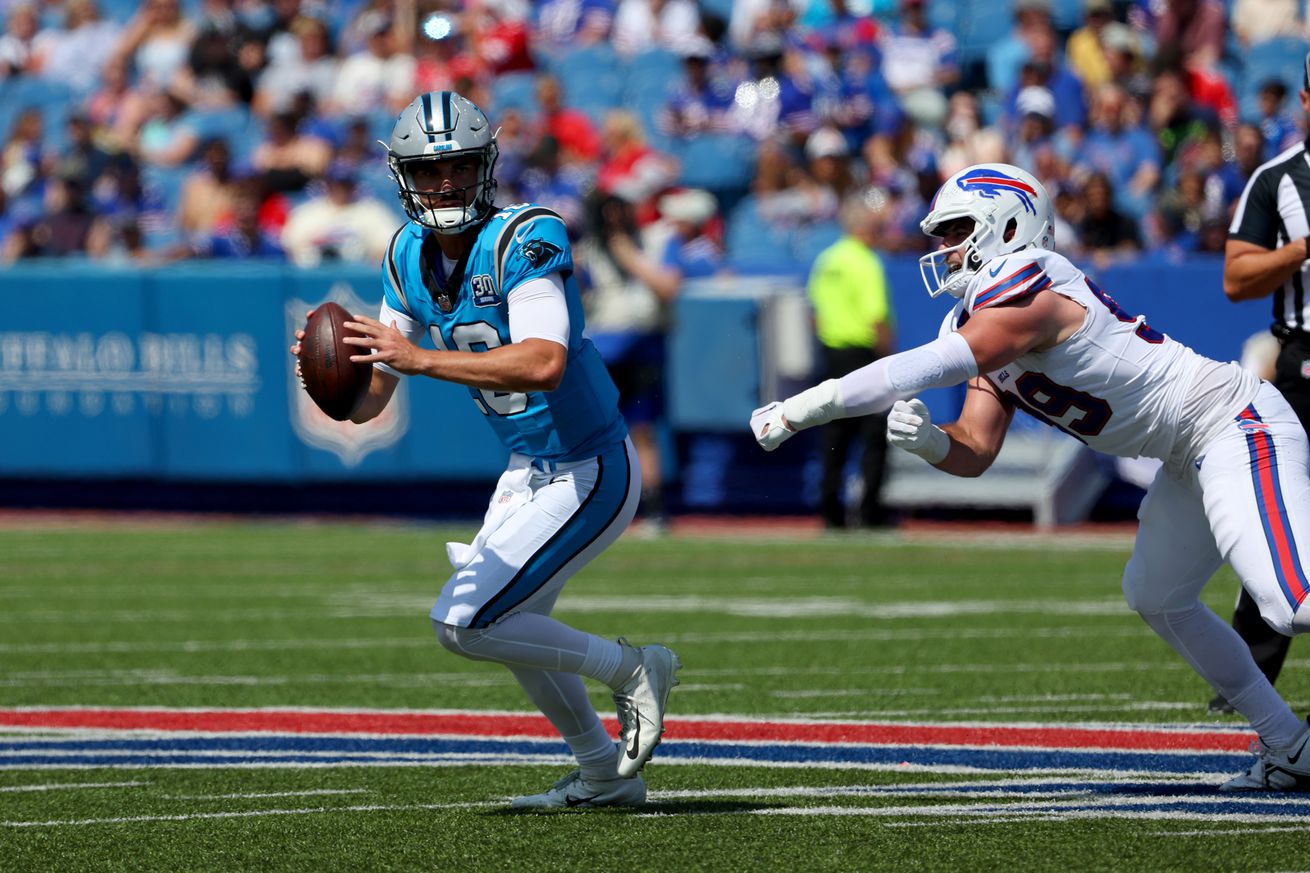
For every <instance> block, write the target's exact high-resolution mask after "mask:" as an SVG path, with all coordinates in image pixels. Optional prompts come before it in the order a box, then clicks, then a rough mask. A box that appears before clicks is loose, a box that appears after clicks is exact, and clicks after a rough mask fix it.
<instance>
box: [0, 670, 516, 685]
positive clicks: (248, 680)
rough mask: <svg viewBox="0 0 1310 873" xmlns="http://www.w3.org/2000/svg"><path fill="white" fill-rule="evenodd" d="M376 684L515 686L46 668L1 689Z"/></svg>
mask: <svg viewBox="0 0 1310 873" xmlns="http://www.w3.org/2000/svg"><path fill="white" fill-rule="evenodd" d="M334 682H341V683H347V684H373V685H379V686H387V687H391V688H428V687H434V686H436V685H438V684H441V685H446V686H452V685H456V686H459V687H461V688H496V687H501V686H505V685H514V684H516V683H515V681H514V677H513V676H512V675H510V674H506V675H505V676H499V675H478V674H471V673H415V674H383V675H360V674H348V673H347V674H305V675H303V676H182V675H179V674H176V673H172V672H169V671H150V672H143V671H133V670H123V671H116V670H107V671H102V672H101V673H97V674H94V675H88V674H86V673H84V672H78V671H70V672H69V673H60V672H59V671H47V672H43V673H39V674H19V675H17V676H14V677H12V678H8V679H0V688H33V687H41V686H46V687H52V686H55V687H70V686H78V685H86V686H95V687H101V688H103V687H119V686H123V685H182V686H192V685H198V686H206V685H213V686H234V685H239V686H245V687H259V686H270V685H280V686H281V685H287V686H293V685H297V684H304V685H308V684H324V683H334Z"/></svg>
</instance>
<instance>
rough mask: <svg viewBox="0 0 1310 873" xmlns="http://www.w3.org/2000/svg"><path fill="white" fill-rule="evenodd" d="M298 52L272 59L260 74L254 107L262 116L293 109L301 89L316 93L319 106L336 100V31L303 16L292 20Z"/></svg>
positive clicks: (337, 62)
mask: <svg viewBox="0 0 1310 873" xmlns="http://www.w3.org/2000/svg"><path fill="white" fill-rule="evenodd" d="M291 33H292V34H294V35H295V37H296V51H295V52H294V53H288V56H287V57H286V58H284V59H282V60H277V61H273V62H271V63H270V64H269V65H268V66H267V67H266V68H265V69H264V71H263V72H262V73H261V74H260V77H259V83H258V87H257V88H256V90H255V99H254V102H253V104H252V108H253V109H254V111H255V112H257V113H259V114H260V115H262V116H265V117H267V116H270V115H275V114H277V113H279V112H285V111H287V110H288V109H290V108H291V100H292V97H293V96H294V95H296V94H299V93H301V92H308V93H310V94H312V95H313V96H314V102H315V103H316V104H317V105H319V106H327V105H329V104H330V102H331V100H332V94H333V89H334V87H335V86H336V81H337V72H338V71H339V69H340V67H341V61H340V60H338V59H337V57H336V54H335V52H334V51H333V46H332V34H331V33H330V32H329V30H328V26H327V24H326V23H325V22H323V21H320V20H319V19H317V18H311V17H310V16H307V15H302V16H300V17H298V18H296V19H295V20H294V21H293V22H292V23H291Z"/></svg>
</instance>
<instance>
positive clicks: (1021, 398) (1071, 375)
mask: <svg viewBox="0 0 1310 873" xmlns="http://www.w3.org/2000/svg"><path fill="white" fill-rule="evenodd" d="M1040 291H1050V292H1053V293H1056V294H1060V295H1061V296H1063V297H1067V298H1069V299H1070V300H1073V301H1074V302H1075V303H1077V304H1079V305H1080V306H1082V308H1083V309H1085V310H1086V311H1087V314H1086V316H1085V318H1084V319H1083V324H1082V326H1081V327H1080V328H1079V329H1078V330H1077V331H1076V332H1075V333H1074V334H1073V335H1072V336H1070V337H1069V338H1068V339H1066V340H1065V341H1064V342H1062V343H1060V344H1059V345H1057V346H1055V347H1053V348H1050V349H1046V350H1045V351H1040V352H1038V351H1034V352H1029V353H1027V354H1024V355H1021V356H1019V358H1018V359H1016V360H1015V361H1014V362H1013V363H1011V364H1008V365H1007V366H1004V367H1001V368H1000V369H998V370H994V371H992V372H990V373H987V374H986V377H987V379H988V380H989V381H990V382H991V383H992V384H993V385H994V386H995V387H996V388H997V389H998V390H999V391H1000V392H1001V394H1002V396H1003V397H1005V398H1007V399H1009V400H1010V401H1012V402H1013V403H1014V404H1015V405H1016V406H1018V407H1019V408H1020V409H1023V410H1024V411H1026V412H1028V413H1029V414H1030V415H1032V416H1034V417H1036V418H1038V419H1039V420H1041V421H1044V422H1046V423H1047V424H1049V425H1051V426H1053V427H1057V428H1059V429H1060V430H1063V431H1065V432H1066V433H1068V434H1071V435H1072V436H1074V437H1077V438H1078V439H1080V440H1082V441H1083V442H1085V443H1086V444H1087V445H1088V446H1090V447H1092V448H1093V449H1096V450H1097V451H1100V452H1105V453H1106V454H1110V455H1118V456H1121V457H1138V456H1144V457H1151V458H1159V459H1161V460H1163V461H1166V462H1168V463H1169V464H1170V465H1171V466H1177V465H1180V464H1185V463H1186V462H1187V460H1188V459H1189V458H1190V457H1191V456H1192V455H1193V454H1195V453H1196V452H1198V451H1199V450H1200V449H1201V447H1202V446H1203V445H1204V444H1205V441H1206V440H1207V439H1208V438H1209V437H1210V436H1211V435H1212V434H1213V433H1215V432H1217V430H1218V429H1219V428H1222V427H1223V426H1224V425H1225V424H1226V423H1227V422H1229V421H1231V419H1232V417H1233V416H1235V415H1237V413H1238V412H1240V411H1241V410H1242V409H1243V408H1244V407H1245V406H1246V405H1247V404H1248V403H1250V402H1251V400H1252V399H1253V398H1254V397H1255V394H1256V391H1257V389H1258V388H1259V385H1260V382H1259V379H1257V378H1256V377H1255V376H1254V375H1252V374H1250V373H1248V372H1246V371H1245V370H1243V369H1242V368H1241V367H1239V366H1238V365H1237V364H1234V363H1220V362H1218V361H1213V360H1211V359H1209V358H1206V357H1204V356H1202V355H1199V354H1197V353H1196V352H1194V351H1192V350H1191V349H1190V348H1188V347H1187V346H1185V345H1183V344H1182V343H1179V342H1176V341H1175V340H1173V339H1171V338H1169V337H1168V336H1166V335H1165V334H1163V333H1161V332H1159V331H1158V330H1155V329H1154V328H1152V327H1150V326H1149V325H1148V324H1147V323H1146V322H1145V320H1144V319H1143V317H1142V316H1132V315H1129V314H1128V313H1127V312H1125V311H1124V310H1123V308H1122V307H1120V306H1119V304H1117V303H1116V302H1115V301H1114V300H1113V298H1111V297H1110V296H1109V295H1108V294H1106V293H1105V292H1103V291H1102V290H1101V289H1100V288H1098V287H1097V286H1096V284H1095V283H1094V282H1092V280H1091V279H1089V278H1087V276H1085V275H1084V274H1083V273H1082V271H1081V270H1079V269H1078V268H1077V267H1075V266H1074V265H1073V264H1072V263H1070V262H1069V260H1068V259H1067V258H1065V257H1064V256H1063V255H1060V254H1057V253H1055V252H1051V251H1046V250H1043V249H1030V250H1025V251H1022V252H1016V253H1013V254H1009V255H1004V256H998V257H996V258H993V259H992V260H990V261H988V262H987V263H985V264H983V265H982V268H981V269H979V270H978V272H977V273H976V274H975V275H974V276H973V278H972V279H971V280H970V282H969V285H968V287H967V288H966V289H965V294H964V297H963V298H962V299H961V301H960V303H959V304H957V306H956V309H955V310H954V311H953V312H952V313H951V316H949V317H948V319H947V324H946V325H945V327H946V328H947V329H952V330H953V329H957V328H958V327H959V326H961V325H963V324H964V323H965V321H967V320H968V318H969V317H970V316H971V315H973V314H974V313H977V312H979V311H981V310H984V309H988V308H990V307H993V306H1003V305H1005V304H1007V303H1013V302H1014V301H1017V300H1022V299H1023V298H1025V297H1029V296H1031V295H1033V294H1037V293H1038V292H1040Z"/></svg>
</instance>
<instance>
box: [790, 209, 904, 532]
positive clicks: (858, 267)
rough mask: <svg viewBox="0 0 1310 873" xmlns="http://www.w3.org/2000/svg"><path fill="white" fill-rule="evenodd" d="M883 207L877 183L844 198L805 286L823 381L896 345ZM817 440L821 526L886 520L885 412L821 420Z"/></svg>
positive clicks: (878, 523)
mask: <svg viewBox="0 0 1310 873" xmlns="http://www.w3.org/2000/svg"><path fill="white" fill-rule="evenodd" d="M886 207H887V198H886V195H885V194H884V193H883V192H882V191H880V190H878V189H876V188H875V189H869V190H868V191H865V192H863V193H862V194H860V195H857V196H853V197H850V198H847V199H846V200H845V201H844V202H843V204H842V208H841V223H842V230H843V232H844V233H843V236H842V238H841V239H840V240H838V241H837V242H836V243H834V244H833V245H831V246H829V247H828V248H827V249H824V250H823V252H821V253H820V254H819V257H818V258H817V259H816V260H815V262H814V266H813V268H812V269H811V271H810V278H809V283H808V286H807V287H808V293H809V298H810V303H811V304H812V305H813V307H814V321H815V330H816V332H817V334H818V339H819V346H820V350H821V355H822V358H821V366H822V370H823V376H822V378H824V379H836V378H840V377H841V376H844V375H845V374H847V373H849V372H851V371H853V370H856V369H858V368H860V367H864V366H867V365H868V364H872V363H873V362H874V361H876V360H877V359H878V358H881V357H885V356H886V355H889V354H891V353H892V352H893V351H894V350H895V339H894V335H895V332H894V327H895V319H894V316H893V313H892V308H891V296H890V294H889V289H888V287H887V277H886V274H885V273H884V271H883V266H882V260H881V259H880V258H879V257H878V254H877V253H876V252H875V251H874V249H875V248H876V247H880V246H881V244H882V239H883V226H884V224H885V219H886V214H885V213H886ZM820 440H821V442H820V450H819V455H820V459H821V462H822V468H823V473H822V478H821V481H820V486H819V514H820V515H821V516H822V518H823V524H824V526H825V527H826V528H827V529H828V530H842V529H844V528H846V527H848V526H849V527H856V526H858V527H882V526H884V525H886V524H887V523H888V518H887V511H886V508H885V507H884V506H883V503H882V483H883V475H884V471H885V469H886V465H887V416H886V415H872V416H865V417H861V418H848V419H841V420H838V421H833V422H831V423H829V424H827V425H825V426H824V428H823V430H822V433H821V436H820ZM857 446H858V447H859V449H860V452H861V462H860V469H861V471H862V473H863V478H864V493H863V496H862V498H861V499H860V505H859V509H858V512H857V513H855V514H854V517H853V518H852V517H851V514H848V512H847V505H846V499H845V491H846V488H845V485H846V476H845V470H846V462H847V457H848V455H849V454H850V452H851V449H852V448H854V447H857Z"/></svg>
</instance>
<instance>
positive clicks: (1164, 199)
mask: <svg viewBox="0 0 1310 873" xmlns="http://www.w3.org/2000/svg"><path fill="white" fill-rule="evenodd" d="M1217 205H1218V204H1216V203H1214V202H1213V201H1211V200H1210V199H1209V198H1207V196H1206V190H1205V176H1204V175H1202V173H1201V172H1199V171H1197V170H1184V171H1183V172H1181V173H1180V174H1179V175H1178V182H1177V184H1176V185H1175V186H1174V187H1173V188H1171V189H1169V190H1167V191H1165V192H1164V194H1163V195H1162V196H1161V197H1160V200H1159V203H1158V205H1157V206H1156V213H1157V223H1158V228H1159V233H1160V235H1161V236H1162V238H1163V240H1165V241H1167V242H1168V245H1169V247H1170V248H1174V249H1177V250H1179V251H1184V252H1194V251H1198V250H1200V248H1201V243H1202V239H1201V228H1202V226H1203V225H1205V223H1206V222H1208V221H1214V220H1216V219H1220V220H1221V219H1222V215H1221V214H1219V213H1218V211H1217V210H1216V206H1217ZM1221 248H1222V247H1221Z"/></svg>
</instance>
